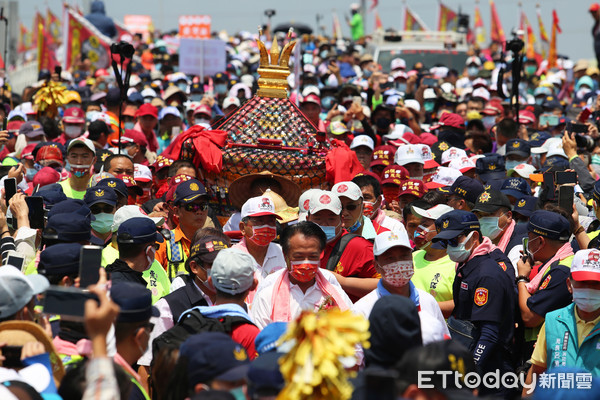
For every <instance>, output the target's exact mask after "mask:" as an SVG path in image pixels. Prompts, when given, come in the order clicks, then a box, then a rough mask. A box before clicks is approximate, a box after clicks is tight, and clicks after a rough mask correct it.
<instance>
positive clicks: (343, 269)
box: [321, 230, 377, 278]
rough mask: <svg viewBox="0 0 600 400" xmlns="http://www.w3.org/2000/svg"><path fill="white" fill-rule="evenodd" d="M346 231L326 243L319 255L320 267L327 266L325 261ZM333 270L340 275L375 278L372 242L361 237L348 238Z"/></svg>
mask: <svg viewBox="0 0 600 400" xmlns="http://www.w3.org/2000/svg"><path fill="white" fill-rule="evenodd" d="M347 233H348V232H347V231H346V230H344V231H343V233H342V235H341V236H340V237H339V238H338V239H336V240H335V241H333V242H331V243H327V245H326V246H325V251H323V254H322V256H321V268H327V261H329V256H331V252H332V251H333V248H334V247H335V245H336V244H337V242H338V241H339V240H340V239H341V238H342V236H343V235H346V234H347ZM333 272H335V273H337V274H340V275H342V276H352V277H359V278H376V277H377V271H376V270H375V266H374V265H373V243H371V242H369V241H368V240H367V239H365V238H362V237H356V238H354V239H352V240H350V241H349V242H348V245H347V246H346V248H345V249H344V252H343V253H342V257H341V258H340V261H339V262H338V264H337V265H336V267H335V270H334V271H333Z"/></svg>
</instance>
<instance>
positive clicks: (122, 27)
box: [114, 21, 133, 42]
mask: <svg viewBox="0 0 600 400" xmlns="http://www.w3.org/2000/svg"><path fill="white" fill-rule="evenodd" d="M114 23H115V29H116V30H117V40H125V41H127V42H131V40H132V38H133V35H132V33H133V32H132V31H131V30H130V29H128V28H127V26H126V24H122V23H120V22H119V21H114ZM123 36H125V39H121V38H122V37H123ZM127 36H129V37H127Z"/></svg>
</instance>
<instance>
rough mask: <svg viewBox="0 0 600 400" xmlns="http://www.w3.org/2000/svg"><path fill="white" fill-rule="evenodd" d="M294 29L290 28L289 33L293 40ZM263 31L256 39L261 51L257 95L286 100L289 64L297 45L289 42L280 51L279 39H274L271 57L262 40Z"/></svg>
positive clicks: (294, 42)
mask: <svg viewBox="0 0 600 400" xmlns="http://www.w3.org/2000/svg"><path fill="white" fill-rule="evenodd" d="M292 32H293V29H291V28H290V31H289V32H288V35H287V36H288V38H290V39H291V34H292ZM260 34H261V30H260V29H259V37H258V38H257V39H256V43H257V45H258V50H259V51H260V65H259V67H258V74H259V75H260V78H259V79H258V92H257V93H256V94H257V95H258V96H261V97H277V98H281V99H285V98H287V96H288V93H287V87H288V83H287V77H288V76H289V74H290V69H289V62H290V56H291V54H292V50H293V49H294V46H295V45H296V41H293V42H292V41H290V42H288V43H287V44H286V45H285V46H284V47H283V51H281V50H280V48H279V44H278V43H277V38H273V43H272V45H271V52H270V62H269V55H268V54H267V48H266V46H265V44H264V43H263V42H262V41H261V40H260Z"/></svg>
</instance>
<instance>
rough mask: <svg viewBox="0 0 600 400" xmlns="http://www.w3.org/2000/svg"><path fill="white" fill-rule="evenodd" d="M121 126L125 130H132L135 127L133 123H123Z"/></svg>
mask: <svg viewBox="0 0 600 400" xmlns="http://www.w3.org/2000/svg"><path fill="white" fill-rule="evenodd" d="M123 126H124V127H125V129H133V127H134V126H135V122H125V123H124V124H123Z"/></svg>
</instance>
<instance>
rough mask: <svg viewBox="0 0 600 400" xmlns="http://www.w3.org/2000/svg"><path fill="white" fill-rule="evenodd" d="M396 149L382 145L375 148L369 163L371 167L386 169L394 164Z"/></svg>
mask: <svg viewBox="0 0 600 400" xmlns="http://www.w3.org/2000/svg"><path fill="white" fill-rule="evenodd" d="M396 150H397V149H396V147H395V146H390V145H383V146H377V147H375V150H374V151H373V158H372V160H373V161H371V167H374V166H376V165H384V166H386V167H388V166H390V165H391V164H393V163H394V154H396Z"/></svg>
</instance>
